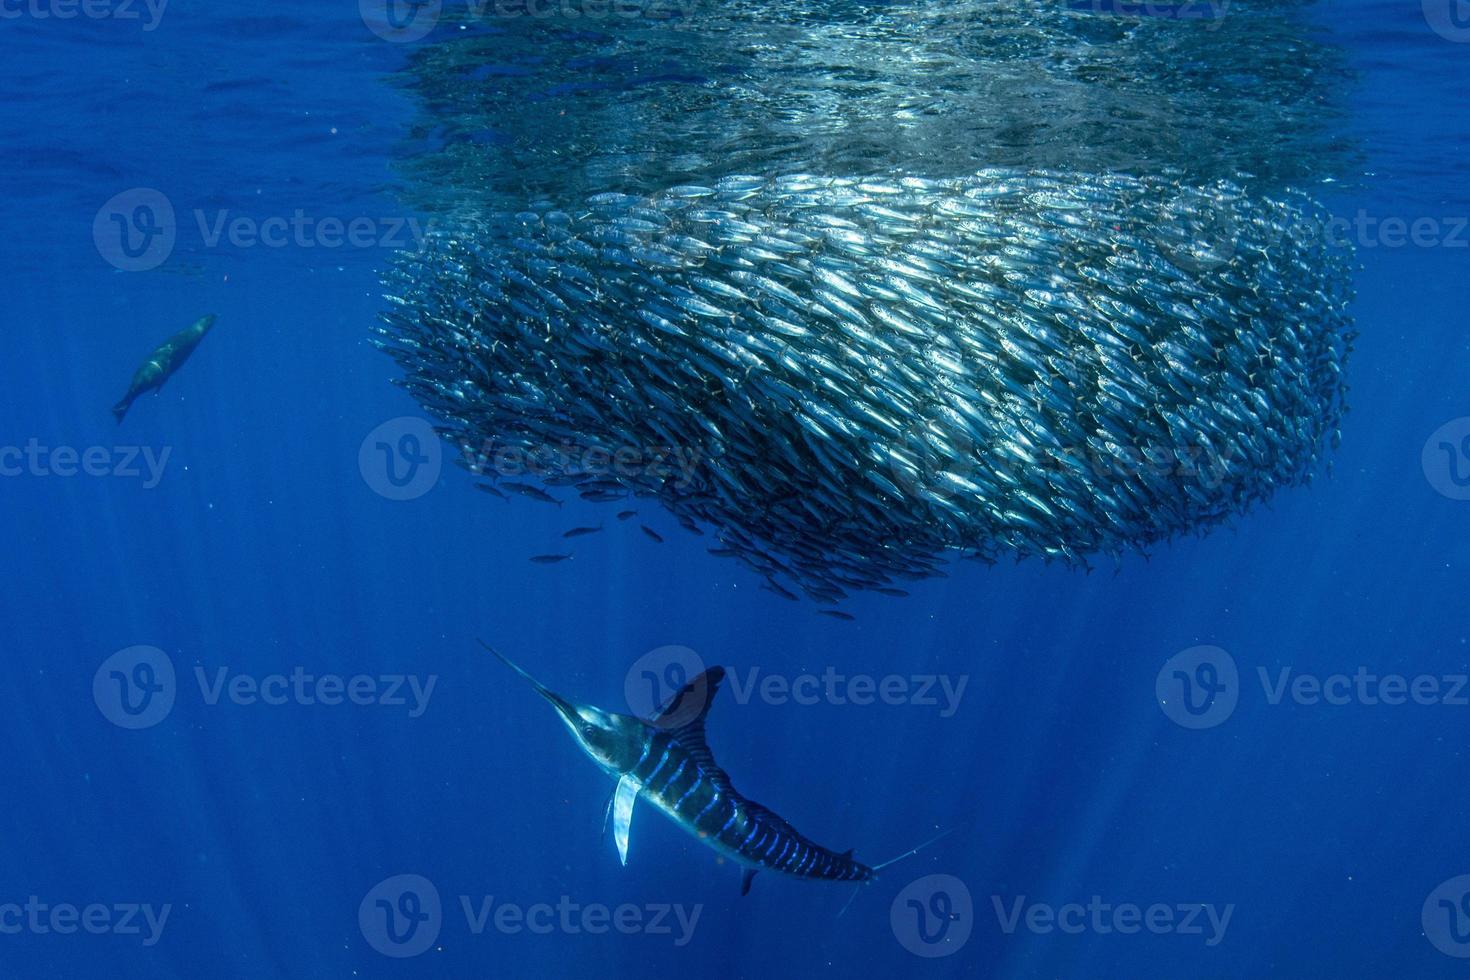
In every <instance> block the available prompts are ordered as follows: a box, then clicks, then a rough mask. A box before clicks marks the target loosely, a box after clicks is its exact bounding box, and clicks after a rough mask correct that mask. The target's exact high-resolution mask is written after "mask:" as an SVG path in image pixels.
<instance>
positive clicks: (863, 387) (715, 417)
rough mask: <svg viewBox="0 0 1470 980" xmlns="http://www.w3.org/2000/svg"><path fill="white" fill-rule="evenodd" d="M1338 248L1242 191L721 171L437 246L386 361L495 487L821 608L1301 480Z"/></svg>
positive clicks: (1340, 334) (1113, 547) (406, 274)
mask: <svg viewBox="0 0 1470 980" xmlns="http://www.w3.org/2000/svg"><path fill="white" fill-rule="evenodd" d="M1323 226H1324V225H1323V224H1322V222H1321V221H1320V219H1319V218H1318V208H1317V206H1316V205H1315V204H1314V203H1313V202H1312V201H1311V200H1310V199H1309V198H1308V197H1306V196H1305V195H1298V194H1294V193H1287V192H1283V193H1281V194H1279V195H1276V196H1271V197H1266V196H1262V195H1257V194H1248V193H1247V192H1245V191H1244V190H1242V189H1241V188H1240V187H1239V186H1237V185H1236V184H1233V183H1231V182H1228V181H1219V182H1216V183H1213V184H1210V185H1207V186H1191V185H1188V184H1184V183H1181V182H1180V181H1178V180H1177V179H1175V178H1170V177H1145V178H1137V177H1128V176H1120V175H1080V174H1074V173H1064V172H1047V171H1030V172H1027V171H1016V170H988V171H982V172H980V173H977V174H975V175H973V176H970V177H965V178H949V179H942V180H930V179H923V178H920V177H914V176H905V175H889V176H872V177H829V176H813V175H807V174H797V175H787V176H780V177H762V176H743V175H732V176H727V177H724V178H722V179H720V180H717V181H713V182H711V183H709V184H708V185H683V186H674V187H669V188H668V189H666V190H664V191H662V192H660V193H657V194H653V195H651V196H646V197H644V196H629V195H624V194H617V193H605V194H599V195H596V196H593V197H591V198H590V199H588V200H586V201H585V202H583V203H581V204H580V205H579V206H576V207H573V208H560V209H559V208H557V207H555V206H552V205H551V204H548V203H540V204H537V205H536V206H533V207H530V208H528V209H527V210H525V211H521V212H519V213H513V214H511V213H507V214H500V215H495V216H493V217H485V218H480V219H476V220H475V221H473V222H466V223H464V224H463V226H461V227H457V228H456V229H455V230H453V231H440V232H437V233H436V234H434V235H433V236H431V237H430V239H429V240H428V242H427V243H426V245H425V247H424V248H423V249H421V250H419V251H416V252H409V253H404V254H403V255H402V256H401V258H400V260H399V261H398V263H397V265H396V266H395V268H394V269H393V270H392V272H391V273H390V275H389V277H388V287H389V292H390V295H389V296H388V299H389V304H388V307H387V309H386V310H385V312H384V314H383V317H382V323H381V324H380V326H379V327H378V328H377V333H378V336H377V337H376V342H377V343H378V344H379V346H381V347H383V348H384V349H386V350H388V351H389V352H390V353H391V354H392V356H393V357H394V358H395V359H396V360H397V362H398V363H399V365H400V366H401V367H402V369H403V370H404V372H405V376H404V377H403V378H402V380H401V383H402V384H403V385H404V386H405V387H406V388H407V389H408V390H409V391H411V392H412V393H413V394H414V395H415V397H416V398H417V399H418V400H419V401H420V402H421V403H422V404H423V405H424V407H425V408H426V409H427V410H428V411H430V412H431V413H432V414H434V415H435V416H436V417H437V419H438V420H440V422H441V433H442V434H443V435H444V436H445V437H446V438H448V439H450V440H451V441H452V442H454V443H455V444H456V445H458V446H459V447H460V448H461V449H462V450H463V456H462V459H461V462H462V463H463V464H464V465H466V466H468V467H469V468H470V469H472V470H473V471H474V472H476V473H477V474H478V475H479V476H480V477H481V478H482V479H484V480H485V481H486V482H487V483H489V484H493V485H496V486H498V487H499V488H500V489H502V490H505V489H507V488H510V489H511V492H513V493H516V494H519V495H522V496H527V497H530V498H534V499H544V500H558V499H560V495H565V494H568V493H577V494H580V495H581V496H582V497H583V498H585V499H588V500H594V501H608V502H613V501H619V502H623V501H626V499H627V498H629V497H632V496H638V497H645V498H650V499H653V500H656V501H657V502H659V503H660V504H661V505H662V506H664V507H665V508H667V509H668V510H669V511H670V512H671V513H672V514H673V516H674V517H675V518H677V519H678V520H679V522H680V523H681V524H683V525H684V526H685V527H687V528H690V529H691V530H702V531H705V532H707V533H709V535H710V537H711V539H712V540H711V541H710V544H711V547H710V550H711V551H712V552H713V553H715V554H717V555H722V556H728V557H733V558H736V559H738V560H740V561H742V562H744V563H745V564H746V565H748V566H749V567H750V568H751V569H752V570H753V571H754V572H755V573H756V574H758V575H760V576H761V577H763V578H764V579H765V581H766V584H767V586H768V587H769V588H771V589H772V590H773V591H775V592H777V593H778V594H780V595H782V596H785V597H789V598H795V597H796V595H797V594H798V593H802V592H804V593H805V594H806V595H807V596H809V597H810V598H812V599H814V600H816V601H818V602H822V603H833V602H836V601H838V600H840V599H842V598H843V597H845V596H846V595H848V594H849V593H851V592H853V591H855V590H863V589H875V590H878V591H883V592H887V593H890V594H902V590H900V589H896V588H894V587H893V586H894V585H895V584H897V580H913V579H920V578H924V577H928V576H932V575H937V574H942V567H943V565H944V563H945V561H946V559H947V558H950V557H965V558H974V559H977V560H981V561H986V562H991V561H994V560H996V559H998V558H1000V557H1002V556H1005V555H1008V554H1009V555H1014V556H1016V557H1018V558H1020V557H1026V556H1042V557H1045V558H1047V559H1059V560H1061V561H1064V562H1068V563H1072V564H1077V565H1083V564H1086V563H1087V561H1088V558H1089V557H1090V556H1096V555H1107V556H1114V557H1116V556H1118V555H1120V554H1121V553H1123V552H1125V551H1128V550H1130V549H1141V548H1144V547H1146V546H1148V545H1150V544H1152V543H1154V542H1158V541H1161V540H1165V539H1168V538H1170V537H1172V536H1175V535H1178V534H1181V533H1186V532H1193V531H1197V530H1201V529H1205V528H1208V527H1210V526H1212V525H1216V524H1219V523H1220V522H1222V521H1225V520H1227V519H1228V518H1230V517H1231V516H1232V515H1235V514H1238V513H1241V512H1243V511H1245V510H1246V509H1248V508H1249V507H1250V506H1251V505H1252V504H1254V503H1257V502H1259V501H1261V500H1264V499H1265V498H1266V497H1268V496H1269V495H1270V494H1271V493H1272V492H1273V491H1274V490H1275V489H1276V488H1277V487H1278V486H1282V485H1292V484H1297V483H1300V482H1303V481H1305V480H1306V479H1308V478H1309V477H1310V476H1311V475H1312V474H1313V473H1314V472H1316V471H1317V470H1318V468H1319V463H1320V462H1321V461H1322V458H1323V456H1324V455H1325V453H1326V452H1327V451H1328V449H1329V448H1330V447H1331V445H1332V444H1333V443H1334V442H1335V440H1336V439H1337V438H1338V435H1337V433H1338V427H1339V423H1340V420H1341V417H1342V415H1343V413H1344V411H1345V395H1346V384H1345V381H1344V362H1345V359H1346V357H1347V354H1348V351H1349V348H1350V347H1351V340H1352V331H1351V323H1350V320H1349V317H1348V313H1347V308H1348V302H1349V300H1350V298H1351V297H1350V284H1349V283H1350V280H1349V276H1348V271H1347V262H1348V257H1347V256H1344V255H1341V254H1338V253H1337V252H1336V251H1335V250H1334V249H1333V248H1332V247H1330V245H1329V244H1328V243H1327V242H1324V241H1322V240H1321V238H1320V236H1316V235H1313V234H1311V232H1310V230H1311V229H1312V228H1320V227H1323ZM510 459H515V460H519V461H524V460H527V459H537V460H540V461H541V465H539V466H537V467H531V468H530V469H529V475H528V469H527V467H525V466H522V465H520V464H519V463H517V465H515V466H514V467H509V468H508V467H507V466H505V465H502V464H503V462H504V461H505V460H510ZM623 506H626V503H624V504H623ZM620 516H621V515H620ZM645 530H647V529H646V528H645ZM650 533H652V532H650Z"/></svg>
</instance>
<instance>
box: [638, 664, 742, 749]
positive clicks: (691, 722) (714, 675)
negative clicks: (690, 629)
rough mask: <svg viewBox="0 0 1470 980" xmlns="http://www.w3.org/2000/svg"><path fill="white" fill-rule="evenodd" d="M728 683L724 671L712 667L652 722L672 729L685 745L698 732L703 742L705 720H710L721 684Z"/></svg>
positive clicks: (680, 689)
mask: <svg viewBox="0 0 1470 980" xmlns="http://www.w3.org/2000/svg"><path fill="white" fill-rule="evenodd" d="M724 679H725V668H723V667H711V668H709V669H708V670H706V671H704V672H702V673H701V674H699V676H697V677H695V678H694V679H693V680H691V681H690V682H689V683H688V684H685V685H684V686H683V687H681V688H679V692H678V693H677V694H675V695H674V697H673V698H672V699H671V700H670V701H669V703H668V704H667V705H665V706H664V709H663V710H662V711H660V712H659V713H658V714H657V715H655V716H654V718H653V724H655V725H657V726H658V727H659V728H665V729H668V728H671V726H672V730H673V731H674V732H675V733H676V734H677V735H678V736H679V739H680V740H681V741H683V740H684V739H685V737H686V736H688V735H689V734H692V733H695V732H697V733H698V735H699V737H700V739H701V740H703V738H704V719H705V718H706V717H708V716H709V708H710V705H711V704H713V703H714V700H715V695H716V694H718V693H719V691H720V682H721V681H723V680H724Z"/></svg>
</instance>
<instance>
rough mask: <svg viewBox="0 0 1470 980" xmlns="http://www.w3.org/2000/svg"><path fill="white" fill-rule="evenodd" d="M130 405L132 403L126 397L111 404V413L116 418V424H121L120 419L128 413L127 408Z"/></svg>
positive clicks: (130, 406)
mask: <svg viewBox="0 0 1470 980" xmlns="http://www.w3.org/2000/svg"><path fill="white" fill-rule="evenodd" d="M132 407H133V403H132V402H130V401H128V400H127V399H123V400H122V401H120V402H118V403H117V404H116V405H114V406H112V415H113V417H114V418H115V419H117V424H118V425H122V420H123V418H124V417H125V416H126V415H127V414H128V409H130V408H132Z"/></svg>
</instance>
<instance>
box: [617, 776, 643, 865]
mask: <svg viewBox="0 0 1470 980" xmlns="http://www.w3.org/2000/svg"><path fill="white" fill-rule="evenodd" d="M641 789H643V783H642V782H640V781H639V780H638V778H637V777H636V776H632V775H627V776H624V777H623V778H622V779H620V780H618V788H617V790H616V791H615V792H614V793H613V799H612V822H613V840H615V841H617V842H618V859H619V860H621V861H622V862H623V864H627V863H628V827H629V825H630V824H632V822H633V803H634V802H635V801H636V800H637V799H638V791H639V790H641Z"/></svg>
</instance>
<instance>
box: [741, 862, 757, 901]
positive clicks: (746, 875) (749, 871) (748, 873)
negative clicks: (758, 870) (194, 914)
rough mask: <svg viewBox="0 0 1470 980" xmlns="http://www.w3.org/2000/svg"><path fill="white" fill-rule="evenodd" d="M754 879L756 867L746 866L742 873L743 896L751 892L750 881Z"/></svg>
mask: <svg viewBox="0 0 1470 980" xmlns="http://www.w3.org/2000/svg"><path fill="white" fill-rule="evenodd" d="M752 881H755V869H753V868H746V869H745V870H744V871H742V872H741V873H740V894H741V895H742V896H743V895H749V894H750V883H751V882H752Z"/></svg>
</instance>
